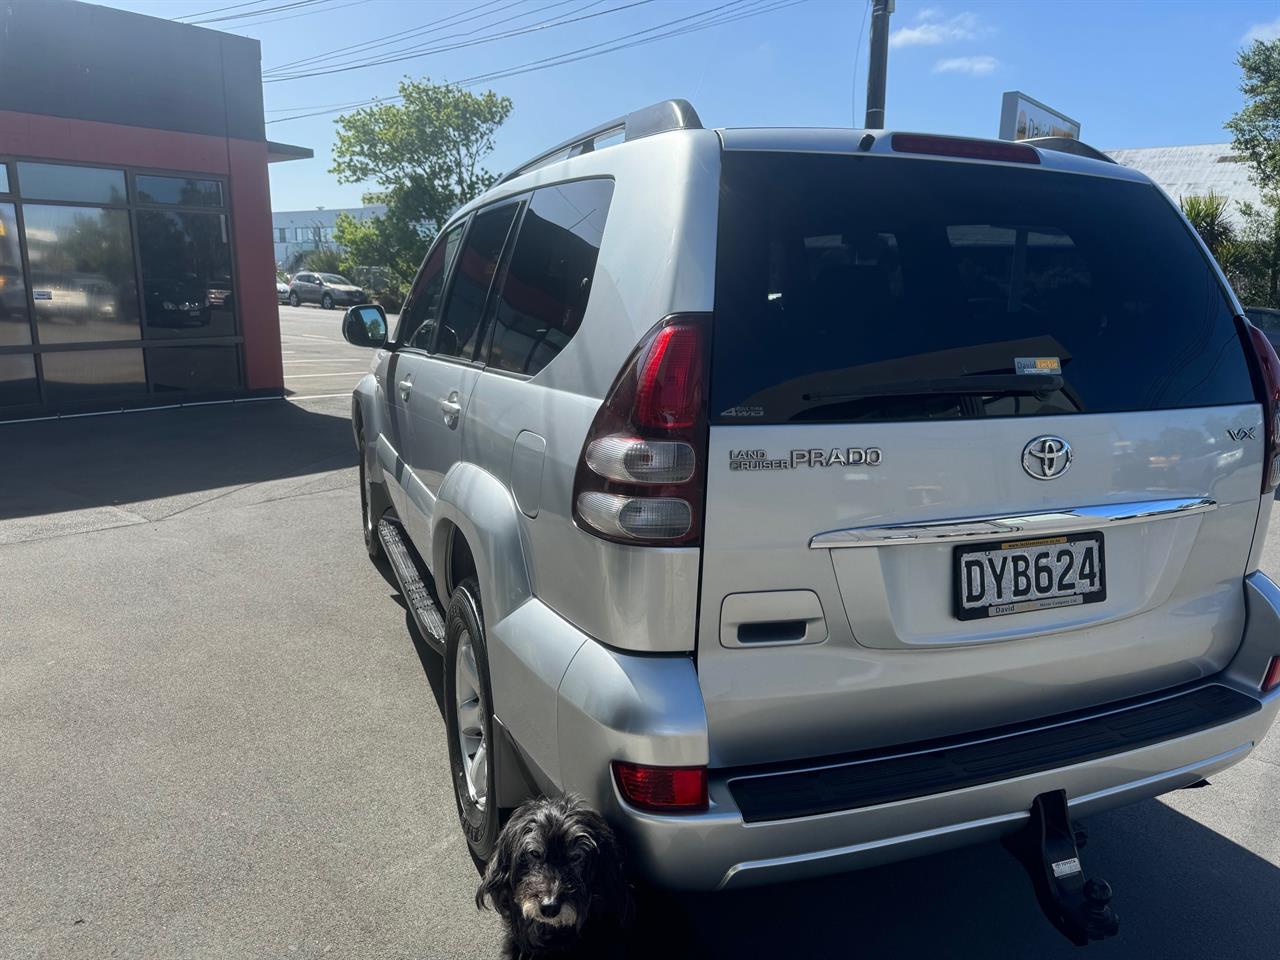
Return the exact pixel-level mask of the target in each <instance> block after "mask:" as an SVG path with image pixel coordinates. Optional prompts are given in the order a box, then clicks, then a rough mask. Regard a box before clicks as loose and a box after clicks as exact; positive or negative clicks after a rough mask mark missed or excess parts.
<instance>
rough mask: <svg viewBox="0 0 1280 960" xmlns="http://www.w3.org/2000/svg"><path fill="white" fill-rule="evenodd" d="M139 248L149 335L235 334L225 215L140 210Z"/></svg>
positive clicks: (211, 335) (219, 335)
mask: <svg viewBox="0 0 1280 960" xmlns="http://www.w3.org/2000/svg"><path fill="white" fill-rule="evenodd" d="M138 250H139V255H140V257H141V258H142V290H143V300H144V302H145V304H146V317H147V332H148V335H149V336H151V337H229V336H234V335H235V332H236V314H235V298H234V297H233V296H232V285H231V245H230V243H229V242H228V238H227V218H226V216H225V215H223V214H220V213H179V212H177V211H170V210H139V211H138Z"/></svg>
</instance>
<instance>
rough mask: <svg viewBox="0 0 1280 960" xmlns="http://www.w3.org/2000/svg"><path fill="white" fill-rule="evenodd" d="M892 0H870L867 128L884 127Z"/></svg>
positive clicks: (880, 128) (876, 128)
mask: <svg viewBox="0 0 1280 960" xmlns="http://www.w3.org/2000/svg"><path fill="white" fill-rule="evenodd" d="M891 13H893V0H871V64H870V66H868V67H867V122H866V124H864V126H866V128H867V129H868V130H883V129H884V88H885V82H886V80H887V77H888V73H889V14H891Z"/></svg>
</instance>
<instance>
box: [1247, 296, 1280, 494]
mask: <svg viewBox="0 0 1280 960" xmlns="http://www.w3.org/2000/svg"><path fill="white" fill-rule="evenodd" d="M1242 322H1243V323H1244V326H1245V329H1246V330H1247V331H1248V333H1249V344H1250V346H1251V347H1253V358H1254V368H1255V370H1256V371H1257V375H1258V380H1259V386H1260V387H1261V389H1262V425H1263V432H1264V434H1265V437H1264V442H1263V459H1262V492H1263V493H1271V492H1272V491H1273V490H1275V488H1276V486H1277V485H1280V450H1278V449H1277V443H1278V442H1280V357H1277V356H1276V351H1275V348H1274V347H1273V346H1271V341H1270V340H1268V339H1267V335H1266V334H1265V333H1263V332H1262V331H1261V330H1259V329H1258V328H1257V327H1255V326H1254V325H1253V324H1251V323H1249V322H1248V321H1247V320H1244V321H1242Z"/></svg>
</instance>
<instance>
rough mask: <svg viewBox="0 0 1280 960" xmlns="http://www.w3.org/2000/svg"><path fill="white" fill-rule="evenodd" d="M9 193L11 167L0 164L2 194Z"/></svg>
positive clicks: (0, 189)
mask: <svg viewBox="0 0 1280 960" xmlns="http://www.w3.org/2000/svg"><path fill="white" fill-rule="evenodd" d="M8 192H9V167H8V166H7V165H5V164H3V163H0V193H8Z"/></svg>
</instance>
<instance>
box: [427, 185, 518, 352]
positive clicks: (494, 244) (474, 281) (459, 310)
mask: <svg viewBox="0 0 1280 960" xmlns="http://www.w3.org/2000/svg"><path fill="white" fill-rule="evenodd" d="M519 209H520V205H519V204H518V203H508V204H504V205H503V206H501V207H497V208H495V209H490V210H485V211H482V212H481V213H478V214H476V215H475V217H474V218H473V219H472V221H471V229H470V230H469V231H467V238H466V241H465V242H464V243H463V245H462V255H461V256H460V257H459V258H458V269H457V270H455V271H454V274H453V283H452V284H451V285H450V287H449V299H448V302H447V303H446V304H445V308H444V317H443V319H442V320H441V322H440V336H439V338H438V339H437V340H436V349H435V352H436V353H438V354H441V355H442V356H448V357H462V358H464V359H466V360H470V359H471V358H472V357H473V356H475V348H476V340H477V338H478V336H479V333H480V319H481V317H482V316H483V314H484V305H485V299H486V298H487V297H488V295H489V284H490V282H491V281H492V280H493V275H494V273H495V272H496V271H497V269H498V257H499V256H501V254H502V247H503V245H504V244H505V243H506V242H507V233H508V232H509V231H510V230H511V221H512V220H514V219H515V216H516V211H518V210H519Z"/></svg>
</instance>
